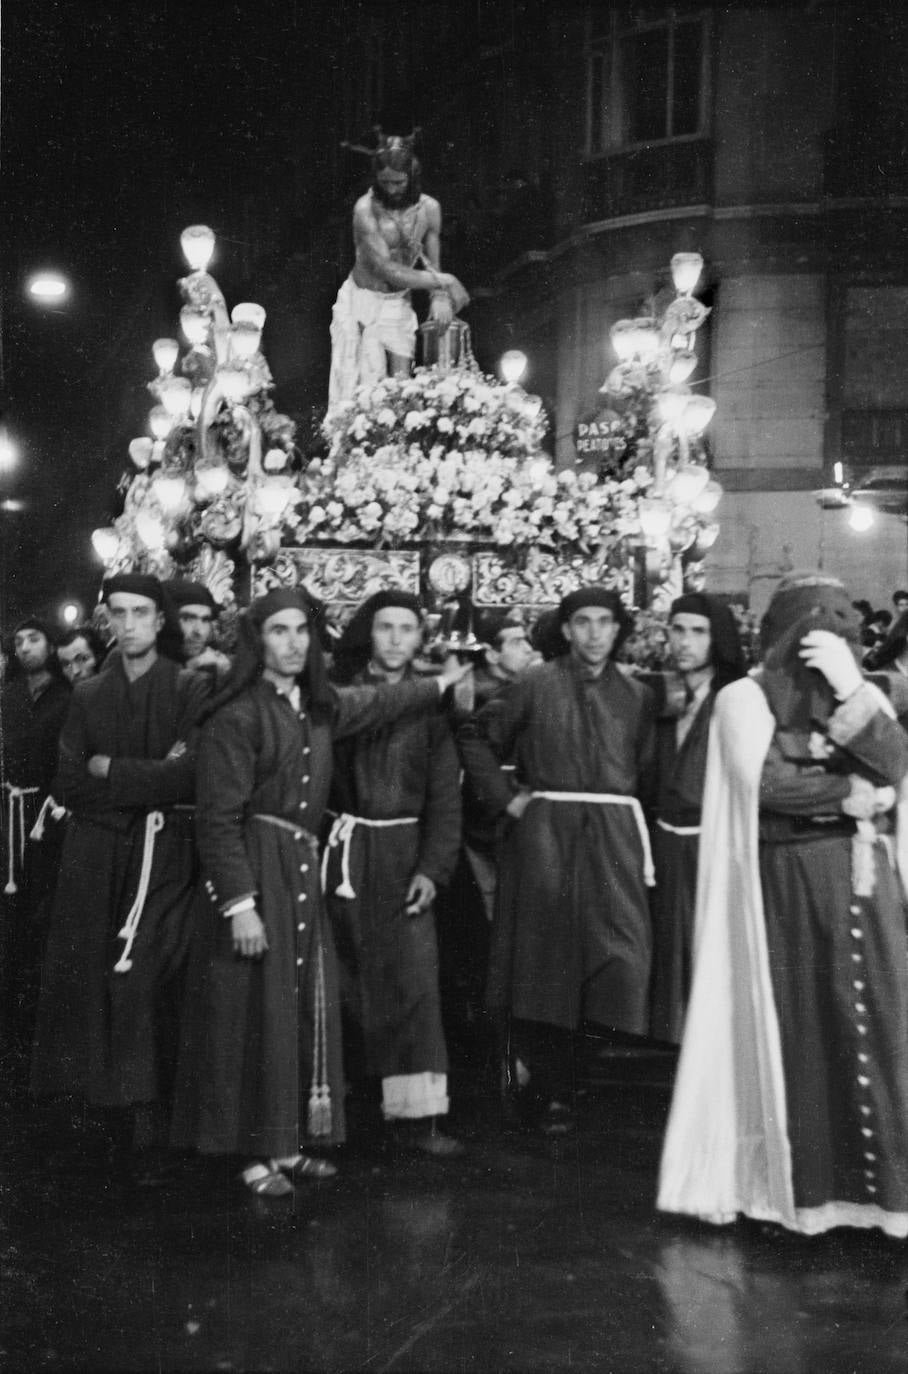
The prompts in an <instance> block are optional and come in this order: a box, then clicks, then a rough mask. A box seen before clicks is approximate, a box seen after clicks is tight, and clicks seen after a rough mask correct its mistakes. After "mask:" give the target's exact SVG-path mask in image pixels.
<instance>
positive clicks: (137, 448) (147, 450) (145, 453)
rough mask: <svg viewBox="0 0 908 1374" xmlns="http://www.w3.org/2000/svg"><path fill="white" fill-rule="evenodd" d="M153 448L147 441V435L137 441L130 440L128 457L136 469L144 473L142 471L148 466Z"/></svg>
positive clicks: (148, 440)
mask: <svg viewBox="0 0 908 1374" xmlns="http://www.w3.org/2000/svg"><path fill="white" fill-rule="evenodd" d="M153 448H154V442H153V440H151V439H149V438H148V436H147V435H142V436H141V437H140V438H138V439H130V441H129V456H130V458H131V459H132V461H133V462H134V463H135V465H136V467H137V468H140V469H141V470H143V471H144V469H145V468H147V467H148V464H149V463H150V462H151V453H152V449H153Z"/></svg>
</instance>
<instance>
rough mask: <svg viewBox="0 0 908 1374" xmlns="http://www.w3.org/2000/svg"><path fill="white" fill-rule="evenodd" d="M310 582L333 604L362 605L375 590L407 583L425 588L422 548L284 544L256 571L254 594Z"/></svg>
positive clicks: (412, 587) (411, 588) (410, 589)
mask: <svg viewBox="0 0 908 1374" xmlns="http://www.w3.org/2000/svg"><path fill="white" fill-rule="evenodd" d="M303 585H305V586H306V588H307V589H308V590H309V591H310V592H312V593H313V595H314V596H317V597H320V598H321V600H322V601H327V602H329V603H330V604H331V605H333V606H358V605H359V603H360V602H361V601H365V599H366V597H367V596H371V595H372V594H373V592H380V591H384V590H385V589H386V588H388V587H403V588H404V589H405V590H406V591H408V592H413V593H415V594H416V595H417V596H418V595H419V590H420V553H419V550H418V549H347V548H309V549H297V548H294V549H289V548H288V549H281V550H279V552H278V553H277V554H276V556H275V558H274V561H273V562H272V563H270V564H263V565H260V566H257V567H256V568H255V569H254V571H253V577H252V587H253V595H255V596H261V595H262V594H263V593H264V592H267V591H270V590H271V589H272V588H273V587H300V586H303Z"/></svg>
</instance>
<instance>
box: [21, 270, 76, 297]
mask: <svg viewBox="0 0 908 1374" xmlns="http://www.w3.org/2000/svg"><path fill="white" fill-rule="evenodd" d="M68 293H69V282H68V281H67V280H66V278H65V277H63V276H61V275H60V273H59V272H37V273H36V274H35V275H34V276H33V277H32V278H31V279H30V281H29V283H28V294H29V295H30V296H31V297H32V299H33V300H36V301H39V302H40V303H41V305H51V304H54V303H56V302H57V301H62V300H63V298H64V297H65V296H66V295H67V294H68Z"/></svg>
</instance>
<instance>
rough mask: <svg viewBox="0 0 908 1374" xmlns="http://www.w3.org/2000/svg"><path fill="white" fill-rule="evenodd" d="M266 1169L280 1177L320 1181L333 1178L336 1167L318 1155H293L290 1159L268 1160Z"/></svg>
mask: <svg viewBox="0 0 908 1374" xmlns="http://www.w3.org/2000/svg"><path fill="white" fill-rule="evenodd" d="M268 1167H269V1168H270V1169H273V1170H274V1171H275V1173H279V1174H280V1175H281V1177H284V1176H286V1177H287V1178H293V1179H299V1178H311V1179H315V1180H321V1179H326V1178H334V1177H335V1175H336V1173H337V1166H336V1165H335V1164H331V1163H330V1162H329V1161H328V1160H327V1159H321V1158H320V1157H319V1156H318V1155H293V1156H292V1158H290V1159H269V1161H268Z"/></svg>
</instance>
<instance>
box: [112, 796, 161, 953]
mask: <svg viewBox="0 0 908 1374" xmlns="http://www.w3.org/2000/svg"><path fill="white" fill-rule="evenodd" d="M163 829H164V813H163V811H149V813H148V815H147V816H146V817H145V837H144V841H143V844H142V868H141V872H140V873H139V887H138V891H137V892H136V898H135V901H134V902H133V904H132V906H131V907H130V908H129V912H128V914H127V917H126V920H125V921H124V922H123V929H122V930H121V931H120V933H119V935H118V936H117V939H118V940H125V941H126V944H125V946H124V948H123V952H122V954H121V955H120V957H119V959H118V960H117V962H116V963H115V964H114V973H128V972H129V970H130V969H131V968H132V960H131V959H130V957H129V956H130V954H131V953H132V947H133V945H134V944H135V940H136V935H137V934H138V931H139V922H140V921H141V919H142V912H143V911H144V910H145V902H146V900H147V898H148V888H149V885H150V883H151V865H152V864H153V862H154V842H155V836H156V835H157V834H158V833H159V832H160V831H161V830H163Z"/></svg>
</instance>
